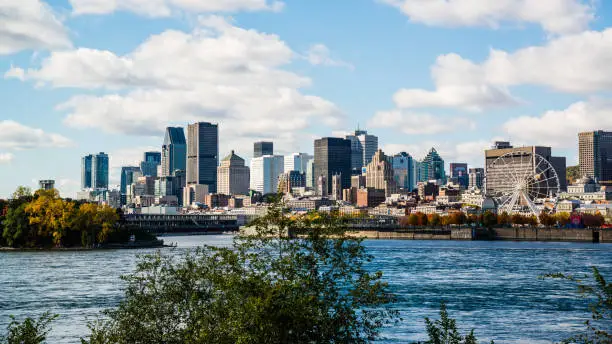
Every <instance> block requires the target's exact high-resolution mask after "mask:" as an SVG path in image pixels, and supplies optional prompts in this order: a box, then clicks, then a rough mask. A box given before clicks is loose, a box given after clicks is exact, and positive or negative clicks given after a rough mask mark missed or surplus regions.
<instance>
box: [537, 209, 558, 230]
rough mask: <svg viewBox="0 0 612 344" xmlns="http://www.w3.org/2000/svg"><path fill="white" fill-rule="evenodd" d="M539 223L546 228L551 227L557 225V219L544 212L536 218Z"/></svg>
mask: <svg viewBox="0 0 612 344" xmlns="http://www.w3.org/2000/svg"><path fill="white" fill-rule="evenodd" d="M538 218H539V220H540V223H541V224H543V225H544V226H546V227H552V226H554V225H556V224H557V219H556V218H555V217H554V216H552V215H550V214H548V213H545V212H542V213H540V216H538Z"/></svg>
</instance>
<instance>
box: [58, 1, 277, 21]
mask: <svg viewBox="0 0 612 344" xmlns="http://www.w3.org/2000/svg"><path fill="white" fill-rule="evenodd" d="M70 4H71V5H72V9H73V14H74V15H83V14H109V13H112V12H115V11H127V12H133V13H136V14H138V15H143V16H148V17H167V16H170V15H172V14H173V13H176V12H180V11H184V12H192V13H205V12H235V11H262V10H263V11H280V10H281V9H282V8H283V6H284V3H283V2H281V1H268V0H120V1H118V0H117V1H114V0H113V1H111V0H70Z"/></svg>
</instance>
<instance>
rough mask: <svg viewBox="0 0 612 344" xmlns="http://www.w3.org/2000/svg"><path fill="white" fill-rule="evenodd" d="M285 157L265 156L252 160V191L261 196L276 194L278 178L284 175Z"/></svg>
mask: <svg viewBox="0 0 612 344" xmlns="http://www.w3.org/2000/svg"><path fill="white" fill-rule="evenodd" d="M284 160H285V159H284V156H282V155H264V156H261V157H259V158H253V159H251V182H250V184H251V190H255V191H257V192H261V194H263V195H265V194H269V193H276V192H277V190H278V176H280V175H281V174H282V173H283V169H284V167H285V166H284V165H285V164H284Z"/></svg>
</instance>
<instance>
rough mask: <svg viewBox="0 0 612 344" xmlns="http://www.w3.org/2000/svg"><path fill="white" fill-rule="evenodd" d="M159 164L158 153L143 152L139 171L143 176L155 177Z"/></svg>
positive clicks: (159, 156) (159, 154) (159, 155)
mask: <svg viewBox="0 0 612 344" xmlns="http://www.w3.org/2000/svg"><path fill="white" fill-rule="evenodd" d="M160 164H161V153H160V152H145V153H144V160H143V161H141V162H140V171H141V172H142V175H143V176H150V177H157V166H159V165H160Z"/></svg>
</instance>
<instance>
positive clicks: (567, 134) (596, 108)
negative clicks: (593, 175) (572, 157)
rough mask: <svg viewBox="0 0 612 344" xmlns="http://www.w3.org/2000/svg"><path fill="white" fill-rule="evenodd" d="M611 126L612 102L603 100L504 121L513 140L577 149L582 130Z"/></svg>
mask: <svg viewBox="0 0 612 344" xmlns="http://www.w3.org/2000/svg"><path fill="white" fill-rule="evenodd" d="M610 128H612V102H611V101H602V100H590V101H581V102H577V103H574V104H571V105H570V106H569V107H567V108H566V109H564V110H558V111H555V110H553V111H547V112H545V113H543V114H542V115H540V116H522V117H518V118H513V119H511V120H509V121H507V122H506V123H505V124H504V130H505V131H506V133H508V135H510V137H512V139H513V140H516V141H523V142H532V144H538V145H549V146H552V147H554V148H574V147H576V145H577V142H578V133H579V132H584V131H593V130H600V129H605V130H609V129H610Z"/></svg>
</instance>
